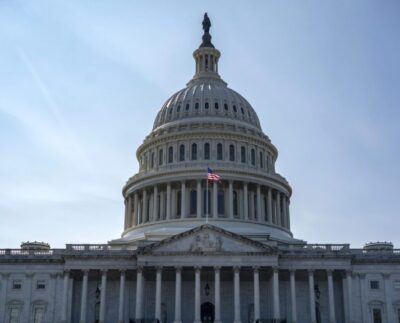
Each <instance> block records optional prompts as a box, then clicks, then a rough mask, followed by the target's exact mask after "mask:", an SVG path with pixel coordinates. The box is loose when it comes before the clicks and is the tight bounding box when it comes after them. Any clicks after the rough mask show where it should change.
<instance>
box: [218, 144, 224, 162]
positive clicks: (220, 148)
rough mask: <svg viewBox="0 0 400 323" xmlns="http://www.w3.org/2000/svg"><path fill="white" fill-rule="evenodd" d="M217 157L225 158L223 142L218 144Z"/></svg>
mask: <svg viewBox="0 0 400 323" xmlns="http://www.w3.org/2000/svg"><path fill="white" fill-rule="evenodd" d="M217 159H218V160H222V159H223V147H222V144H218V145H217Z"/></svg>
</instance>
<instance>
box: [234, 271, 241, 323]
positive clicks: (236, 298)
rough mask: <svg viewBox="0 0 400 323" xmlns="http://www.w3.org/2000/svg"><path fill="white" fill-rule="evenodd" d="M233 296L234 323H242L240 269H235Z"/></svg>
mask: <svg viewBox="0 0 400 323" xmlns="http://www.w3.org/2000/svg"><path fill="white" fill-rule="evenodd" d="M233 273H234V274H233V276H234V277H233V287H234V291H233V296H234V319H233V323H241V322H242V321H241V320H240V268H239V267H234V268H233Z"/></svg>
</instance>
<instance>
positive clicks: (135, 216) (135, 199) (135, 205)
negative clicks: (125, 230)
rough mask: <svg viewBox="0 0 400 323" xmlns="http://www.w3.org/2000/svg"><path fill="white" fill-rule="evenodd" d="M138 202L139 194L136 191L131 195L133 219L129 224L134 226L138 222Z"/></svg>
mask: <svg viewBox="0 0 400 323" xmlns="http://www.w3.org/2000/svg"><path fill="white" fill-rule="evenodd" d="M138 202H139V196H138V193H136V192H135V194H134V195H133V220H132V224H131V226H136V225H138V224H139V216H138Z"/></svg>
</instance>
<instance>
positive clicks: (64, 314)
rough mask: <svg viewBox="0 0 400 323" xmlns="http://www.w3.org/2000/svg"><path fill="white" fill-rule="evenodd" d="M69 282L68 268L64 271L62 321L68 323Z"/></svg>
mask: <svg viewBox="0 0 400 323" xmlns="http://www.w3.org/2000/svg"><path fill="white" fill-rule="evenodd" d="M68 282H69V270H66V271H65V272H64V286H63V303H62V308H61V323H67V311H68Z"/></svg>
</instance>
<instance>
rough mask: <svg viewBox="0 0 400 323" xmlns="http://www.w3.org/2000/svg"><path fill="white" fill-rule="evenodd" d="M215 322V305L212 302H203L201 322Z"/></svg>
mask: <svg viewBox="0 0 400 323" xmlns="http://www.w3.org/2000/svg"><path fill="white" fill-rule="evenodd" d="M213 322H214V305H213V304H212V303H210V302H205V303H203V304H201V323H213Z"/></svg>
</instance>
